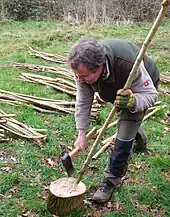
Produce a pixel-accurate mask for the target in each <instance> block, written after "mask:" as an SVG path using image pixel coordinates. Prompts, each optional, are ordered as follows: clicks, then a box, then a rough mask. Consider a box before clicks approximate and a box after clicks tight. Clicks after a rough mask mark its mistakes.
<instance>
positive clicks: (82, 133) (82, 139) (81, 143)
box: [74, 130, 86, 151]
mask: <svg viewBox="0 0 170 217" xmlns="http://www.w3.org/2000/svg"><path fill="white" fill-rule="evenodd" d="M74 146H75V147H79V148H80V149H81V150H82V151H85V149H86V130H79V133H78V137H77V139H76V141H75V143H74Z"/></svg>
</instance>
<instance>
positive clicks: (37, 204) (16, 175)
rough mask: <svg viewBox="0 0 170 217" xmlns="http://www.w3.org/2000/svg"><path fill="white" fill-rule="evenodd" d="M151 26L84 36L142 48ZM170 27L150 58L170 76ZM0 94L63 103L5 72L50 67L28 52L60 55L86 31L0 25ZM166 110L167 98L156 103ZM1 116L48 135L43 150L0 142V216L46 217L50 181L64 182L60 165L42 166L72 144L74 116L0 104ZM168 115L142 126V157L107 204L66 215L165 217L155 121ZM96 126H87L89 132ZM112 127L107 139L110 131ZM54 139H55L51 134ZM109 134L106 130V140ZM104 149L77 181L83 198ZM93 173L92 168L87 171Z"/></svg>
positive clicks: (162, 144) (163, 159)
mask: <svg viewBox="0 0 170 217" xmlns="http://www.w3.org/2000/svg"><path fill="white" fill-rule="evenodd" d="M150 26H151V24H134V25H132V26H127V27H126V26H105V27H104V26H100V25H99V26H96V27H93V28H92V29H90V30H89V31H90V34H91V35H92V36H94V37H97V38H104V37H120V38H125V39H129V40H132V41H134V42H136V43H137V44H139V45H141V44H142V42H143V40H144V39H145V37H146V35H147V33H148V31H149V28H150ZM169 29H170V20H166V22H164V23H163V24H162V26H161V27H160V29H159V32H158V33H157V34H156V36H155V38H154V40H153V42H152V45H151V46H150V49H149V51H148V52H149V54H150V55H152V57H153V58H154V59H155V60H156V61H157V64H158V67H159V68H160V70H161V71H169V74H170V65H169V62H170V33H169ZM0 32H1V35H0V56H1V58H0V64H1V67H0V81H1V82H0V89H4V90H8V91H12V92H20V93H25V94H33V95H36V96H41V97H47V98H54V99H70V97H69V96H67V95H66V94H61V93H59V92H56V91H55V90H52V89H50V88H48V87H44V86H38V85H34V84H30V83H26V82H23V81H21V80H19V75H20V73H21V71H22V70H18V69H11V68H4V67H3V65H4V64H6V63H9V62H14V61H16V62H20V63H37V64H43V65H52V66H55V65H56V64H55V63H51V62H47V61H44V60H41V59H36V58H34V57H32V56H30V55H29V53H28V50H29V49H28V46H32V47H33V48H35V49H37V50H41V51H44V52H49V53H54V54H55V53H58V54H62V55H65V53H66V52H68V51H69V49H70V48H71V46H72V44H73V43H74V42H75V41H76V40H77V39H78V38H79V37H80V36H81V35H85V34H86V35H87V34H89V32H88V31H87V28H85V27H83V26H80V27H70V26H68V25H65V24H61V23H56V22H53V21H42V22H34V21H27V22H9V23H3V24H1V26H0ZM160 100H162V101H163V102H164V103H165V104H167V105H169V103H170V99H169V98H167V97H163V96H160ZM110 108H111V105H110V104H108V105H107V107H106V108H103V109H102V111H101V112H100V118H99V119H98V121H97V122H96V123H97V124H100V125H102V124H103V122H104V120H105V117H106V116H107V114H108V112H109V111H110ZM0 109H3V110H4V111H6V112H9V113H15V114H17V119H18V120H19V121H22V122H24V123H26V124H28V125H30V126H32V127H35V128H46V129H47V130H48V141H47V143H46V144H45V145H44V147H42V148H39V147H38V146H36V145H35V144H33V143H31V142H29V141H27V140H24V139H20V138H17V137H15V138H14V139H13V141H12V142H9V143H1V144H0V146H1V149H0V155H1V156H0V166H1V169H0V197H1V203H0V216H2V217H8V216H9V217H16V216H18V217H19V216H22V215H23V216H40V217H51V216H52V215H51V214H50V213H49V212H48V211H47V208H46V200H45V198H46V187H47V186H49V184H50V182H51V181H53V180H56V179H58V178H60V177H63V176H64V170H63V168H62V167H61V165H60V164H58V165H57V166H56V167H52V166H50V165H49V164H48V163H47V161H48V159H49V158H50V159H54V158H56V157H59V156H60V155H61V153H62V152H63V150H65V149H66V148H67V146H72V145H73V144H74V140H75V138H76V133H75V132H76V131H75V122H74V116H73V115H63V114H55V115H53V114H42V113H39V112H36V111H35V110H33V109H32V108H28V107H27V106H18V105H16V106H14V105H7V104H5V103H0ZM168 109H169V108H166V109H162V110H161V111H159V112H157V113H156V114H155V115H154V117H152V118H150V119H149V120H148V121H146V122H145V123H144V127H145V129H146V131H147V134H148V136H149V147H148V151H147V152H145V153H143V154H137V153H134V155H133V159H132V161H131V162H130V164H129V170H128V179H127V180H126V181H125V184H124V186H123V187H122V188H121V189H119V190H117V191H116V192H115V194H114V197H113V198H112V201H111V203H109V204H107V205H105V206H96V205H85V206H84V208H82V209H79V210H75V211H73V212H72V213H71V214H70V216H74V217H81V216H82V217H85V216H104V217H114V216H115V217H119V216H121V217H123V216H124V217H127V216H128V217H131V216H134V217H141V216H142V217H143V216H145V217H156V216H161V217H164V216H167V217H168V216H170V206H169V204H170V173H169V168H170V159H169V153H170V149H169V141H170V135H168V133H165V127H166V126H165V125H163V124H162V123H161V120H163V119H164V118H165V113H166V112H167V110H168ZM96 123H92V124H91V126H90V127H92V126H94V125H95V124H96ZM115 130H116V129H115V128H114V132H115ZM56 132H57V133H56ZM111 132H113V131H112V130H111V131H109V133H111ZM87 153H88V151H87V152H86V153H84V154H81V155H80V156H79V158H77V159H75V162H74V164H75V167H76V169H80V167H81V165H82V163H83V161H84V160H85V157H86V156H87ZM109 154H110V150H108V151H106V152H105V153H103V154H102V155H101V156H100V158H99V159H98V160H97V161H94V162H91V166H94V167H91V169H89V170H88V171H87V172H86V174H85V176H84V180H83V182H84V183H85V184H86V185H87V189H88V190H87V194H86V196H87V198H88V197H89V195H90V194H91V193H92V192H94V191H95V190H96V189H97V186H98V185H99V184H100V181H101V180H102V178H103V174H102V172H103V170H104V167H105V165H106V163H107V158H108V156H109ZM92 168H94V169H92Z"/></svg>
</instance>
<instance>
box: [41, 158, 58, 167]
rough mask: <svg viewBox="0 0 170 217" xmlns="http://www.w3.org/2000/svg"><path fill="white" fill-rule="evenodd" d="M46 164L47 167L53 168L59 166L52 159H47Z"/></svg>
mask: <svg viewBox="0 0 170 217" xmlns="http://www.w3.org/2000/svg"><path fill="white" fill-rule="evenodd" d="M44 162H45V163H46V164H47V165H49V166H51V167H55V166H57V162H56V161H54V160H52V159H51V158H47V159H45V160H44Z"/></svg>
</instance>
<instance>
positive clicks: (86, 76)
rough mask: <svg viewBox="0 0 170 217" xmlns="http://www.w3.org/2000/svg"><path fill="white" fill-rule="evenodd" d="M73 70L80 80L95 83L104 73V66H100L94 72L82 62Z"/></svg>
mask: <svg viewBox="0 0 170 217" xmlns="http://www.w3.org/2000/svg"><path fill="white" fill-rule="evenodd" d="M73 71H74V73H75V76H76V79H77V81H78V82H80V83H87V84H93V83H95V82H96V81H97V80H98V78H99V77H100V75H101V74H102V66H100V67H99V68H98V70H97V71H96V72H93V71H91V70H90V69H88V68H87V66H86V65H84V64H80V65H79V66H78V67H77V69H76V70H73Z"/></svg>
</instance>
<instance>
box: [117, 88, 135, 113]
mask: <svg viewBox="0 0 170 217" xmlns="http://www.w3.org/2000/svg"><path fill="white" fill-rule="evenodd" d="M114 105H115V108H116V110H117V111H119V110H120V109H127V108H128V109H130V110H133V109H135V98H134V94H133V93H132V91H131V89H120V90H118V91H117V93H116V100H115V102H114Z"/></svg>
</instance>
